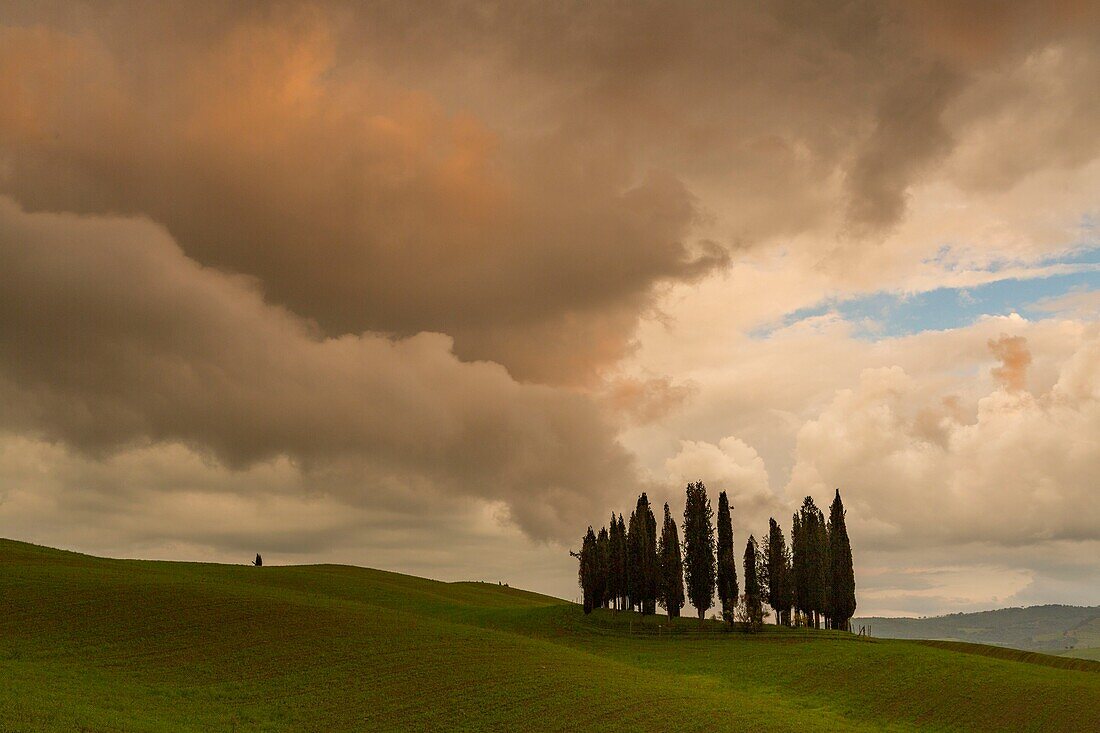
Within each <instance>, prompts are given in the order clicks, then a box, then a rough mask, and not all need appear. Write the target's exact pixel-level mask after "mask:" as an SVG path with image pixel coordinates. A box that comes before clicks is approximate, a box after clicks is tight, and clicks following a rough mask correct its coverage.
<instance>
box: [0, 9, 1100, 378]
mask: <svg viewBox="0 0 1100 733" xmlns="http://www.w3.org/2000/svg"><path fill="white" fill-rule="evenodd" d="M4 15H5V16H7V17H6V18H4V17H3V16H0V22H2V21H4V20H6V25H7V27H6V28H5V29H4V30H3V31H2V33H3V45H2V50H0V70H2V71H3V74H2V77H3V78H4V79H5V80H6V81H4V82H0V101H2V102H3V104H2V105H0V109H2V110H4V111H2V112H0V150H2V151H3V154H4V170H5V171H6V175H5V176H3V177H2V179H0V190H3V191H6V192H7V193H9V194H11V195H12V196H13V197H15V198H16V199H17V200H18V201H20V202H21V203H22V204H24V205H25V206H27V207H29V208H30V209H32V210H37V209H44V210H71V211H79V212H87V213H111V212H115V213H129V214H141V215H147V216H150V217H152V218H153V219H155V220H156V221H158V222H160V223H162V224H164V225H165V226H166V227H168V229H169V231H170V232H171V233H172V235H173V236H174V237H175V238H176V240H177V241H178V242H179V243H180V246H181V247H182V248H183V249H184V251H185V253H186V254H187V255H188V256H189V257H192V258H194V259H196V260H198V261H199V262H201V263H203V264H207V265H215V266H219V267H224V268H227V269H229V270H232V271H236V272H241V273H245V274H248V275H251V276H253V277H255V278H257V279H258V280H259V281H260V283H261V286H262V288H263V290H264V293H265V296H266V297H267V298H268V299H270V300H271V301H273V302H276V303H279V304H282V305H285V306H287V307H289V308H290V309H291V310H293V311H294V312H296V313H298V314H300V315H302V316H305V317H307V318H311V319H313V320H315V321H317V322H318V323H319V324H320V326H321V327H322V328H323V329H324V331H325V332H326V333H328V334H330V335H338V334H341V333H358V332H360V331H363V330H375V331H383V332H389V333H394V334H398V335H408V334H414V333H416V332H419V331H422V330H429V331H438V332H445V333H448V334H449V335H451V336H453V337H454V338H455V340H456V344H455V349H456V352H457V353H458V354H459V355H460V356H461V357H463V358H467V359H481V358H486V359H492V360H495V361H498V362H500V363H502V364H504V365H505V366H506V367H508V368H509V369H510V370H511V371H512V373H514V374H517V375H519V376H521V377H523V378H527V379H535V380H540V381H547V382H559V383H560V382H579V381H584V380H587V379H590V378H591V377H592V375H593V374H594V372H595V371H596V370H598V369H599V368H600V367H603V366H607V365H609V364H612V363H614V362H615V361H616V360H617V359H618V358H620V357H621V356H622V355H623V354H624V353H626V351H627V350H628V349H629V346H630V338H631V335H632V332H633V328H634V325H635V322H636V320H637V317H638V315H639V313H641V312H643V311H644V310H645V309H646V308H647V307H649V305H650V304H651V301H652V297H653V293H654V288H655V286H657V285H659V284H660V283H667V282H678V281H684V280H691V279H693V278H696V277H699V276H701V275H704V274H706V273H707V272H709V271H712V270H713V269H715V268H717V267H721V266H722V264H723V263H724V262H725V261H726V260H727V257H728V255H727V253H726V252H725V251H724V250H723V249H722V248H721V247H716V246H714V245H713V244H706V245H704V244H702V243H701V242H700V241H698V240H697V239H696V238H695V237H694V236H693V231H694V229H695V228H696V227H697V225H699V224H700V222H706V221H707V220H708V217H709V216H710V214H709V212H708V209H709V208H711V207H713V206H720V207H722V208H723V209H726V210H728V211H727V213H728V214H729V215H730V216H732V217H733V220H732V221H730V222H725V221H724V222H723V223H722V224H721V228H722V229H723V230H724V231H722V232H721V235H722V237H723V239H722V241H723V242H724V243H725V244H726V245H730V244H732V243H733V242H734V241H738V242H749V243H753V242H760V241H767V240H769V238H773V237H778V236H782V235H785V234H794V233H798V232H802V231H807V230H812V229H813V228H814V227H815V226H819V225H820V224H821V222H822V220H823V219H824V218H826V217H827V216H828V215H829V212H830V211H831V210H833V209H836V208H838V207H839V208H842V209H845V210H847V211H848V218H849V221H848V225H849V228H848V231H850V232H853V233H858V232H864V233H865V232H866V231H870V232H872V233H873V232H875V231H879V230H883V229H887V228H889V226H890V225H891V224H893V223H894V222H896V221H897V220H898V219H899V218H900V217H902V216H903V215H904V213H905V208H906V206H905V203H906V199H905V195H906V191H907V189H908V187H909V186H910V185H911V184H912V183H913V182H914V181H916V180H918V179H919V178H920V176H921V175H922V174H923V173H924V172H925V171H926V170H927V169H928V167H929V166H930V165H932V164H934V163H935V162H936V161H937V160H939V159H940V158H942V157H943V156H944V155H945V154H946V153H947V152H948V151H949V150H950V149H951V146H952V142H953V135H952V131H951V130H950V129H947V127H946V126H945V123H944V121H943V113H944V108H945V105H947V104H949V103H950V102H951V101H952V100H954V99H955V98H956V97H957V95H958V94H959V92H960V90H961V89H963V88H965V87H966V85H967V84H968V83H969V81H970V79H971V75H972V72H973V71H974V70H975V69H978V68H982V65H983V64H984V65H986V66H988V65H991V64H994V63H995V61H996V60H997V59H1004V58H1005V57H1008V56H1013V55H1019V54H1021V53H1024V52H1026V51H1027V50H1028V49H1031V48H1033V47H1036V46H1038V45H1040V44H1041V43H1043V42H1044V41H1045V40H1046V39H1048V38H1050V37H1051V35H1052V34H1054V33H1056V32H1057V33H1063V34H1065V33H1070V34H1071V35H1072V34H1076V35H1078V36H1079V35H1082V34H1086V35H1087V32H1088V31H1087V30H1082V29H1088V28H1089V27H1090V23H1091V22H1092V21H1093V20H1094V19H1095V18H1094V16H1095V14H1092V15H1091V16H1090V14H1089V13H1088V12H1087V10H1082V9H1080V8H1077V7H1075V6H1074V5H1072V4H1067V5H1065V6H1064V7H1061V6H1060V7H1059V8H1056V9H1054V10H1052V11H1051V12H1050V13H1046V14H1042V13H1039V12H1038V11H1037V10H1036V6H1033V5H1025V4H1021V5H1019V6H1016V5H1015V4H1014V5H1013V6H1012V7H1011V8H1009V7H1006V6H1003V5H1001V4H994V5H989V6H983V9H982V10H981V11H980V12H972V13H963V12H959V11H957V10H954V9H953V8H952V6H951V5H943V6H941V5H940V4H936V3H927V4H901V5H897V6H895V5H892V4H883V3H858V2H857V3H843V4H833V3H800V2H771V3H747V2H746V3H643V4H637V5H623V4H617V3H576V4H558V3H499V4H498V3H479V4H466V3H415V2H414V3H406V2H400V3H396V2H394V3H391V2H379V3H369V4H362V5H351V4H339V3H337V4H329V3H319V4H304V5H303V4H296V3H274V4H266V3H259V4H248V3H246V4H235V5H231V6H227V5H223V4H220V3H219V4H209V3H148V4H141V5H134V4H130V3H123V4H110V3H107V4H101V3H93V4H88V5H84V4H80V3H64V4H53V3H15V4H12V5H10V7H9V8H7V10H6V12H5V13H4ZM1037 16H1042V17H1043V18H1044V22H1034V19H1035V18H1036V17H1037ZM1047 16H1049V17H1047ZM1029 18H1030V19H1032V20H1030V21H1029V20H1028V19H1029ZM1071 21H1072V23H1071ZM983 28H988V29H989V34H990V38H989V39H987V41H986V42H985V43H983V44H980V48H979V50H978V51H975V50H974V49H973V48H972V47H973V46H975V44H974V43H968V39H969V38H970V37H971V36H981V35H982V29H983ZM1029 28H1030V29H1031V32H1030V33H1027V32H1025V31H1026V30H1027V29H1029ZM1067 28H1069V29H1070V31H1067V30H1066V29H1067ZM979 51H980V53H979ZM1085 122H1086V120H1081V124H1084V123H1085ZM1025 172H1026V171H1021V172H1020V174H1021V175H1022V174H1024V173H1025ZM829 181H842V182H843V184H842V185H840V186H839V187H835V190H834V187H832V186H831V184H830V183H829ZM695 190H699V191H707V192H709V193H710V194H711V198H709V199H708V200H706V201H701V200H700V199H699V198H698V197H697V196H696V194H695V193H694V191H695ZM714 196H717V198H714Z"/></svg>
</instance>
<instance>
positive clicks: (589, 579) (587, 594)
mask: <svg viewBox="0 0 1100 733" xmlns="http://www.w3.org/2000/svg"><path fill="white" fill-rule="evenodd" d="M578 557H579V560H580V568H579V570H578V573H577V575H578V577H577V581H578V582H579V583H580V586H581V594H582V596H583V598H584V612H585V613H592V608H593V596H594V590H595V587H594V585H595V577H596V533H595V532H593V531H592V528H591V527H589V528H588V533H587V534H586V535H585V536H584V542H582V543H581V552H580V555H579V556H578Z"/></svg>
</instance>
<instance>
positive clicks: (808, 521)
mask: <svg viewBox="0 0 1100 733" xmlns="http://www.w3.org/2000/svg"><path fill="white" fill-rule="evenodd" d="M792 541H793V545H794V548H793V549H794V576H795V594H794V595H795V598H794V600H795V606H796V607H797V608H798V610H799V611H800V612H801V613H803V614H806V615H807V616H808V617H810V618H811V619H812V622H811V623H812V625H813V626H814V627H815V628H820V616H821V615H822V614H824V612H825V610H826V604H825V601H826V597H827V584H828V577H829V574H828V564H827V560H828V542H827V537H826V531H825V517H824V515H822V513H821V510H820V509H818V508H817V505H816V504H814V500H813V498H812V497H809V496H807V497H806V499H805V500H804V501H803V502H802V508H801V509H800V510H799V512H798V514H796V515H795V518H794V526H793V529H792Z"/></svg>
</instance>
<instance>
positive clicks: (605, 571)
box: [593, 527, 611, 608]
mask: <svg viewBox="0 0 1100 733" xmlns="http://www.w3.org/2000/svg"><path fill="white" fill-rule="evenodd" d="M610 568H611V539H610V538H609V537H608V534H607V527H600V533H599V534H598V535H596V582H595V586H596V589H595V594H594V598H593V603H595V605H596V606H598V607H600V608H607V600H608V598H610V595H609V592H608V579H609V574H610Z"/></svg>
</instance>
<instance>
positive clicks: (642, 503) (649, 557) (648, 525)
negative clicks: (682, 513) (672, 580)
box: [638, 492, 661, 614]
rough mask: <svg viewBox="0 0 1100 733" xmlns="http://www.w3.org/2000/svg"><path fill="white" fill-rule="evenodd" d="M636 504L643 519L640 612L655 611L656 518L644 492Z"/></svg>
mask: <svg viewBox="0 0 1100 733" xmlns="http://www.w3.org/2000/svg"><path fill="white" fill-rule="evenodd" d="M638 506H639V509H640V513H641V515H642V518H643V519H645V554H644V555H643V557H644V559H645V571H644V573H643V577H644V578H645V586H644V593H645V595H644V596H643V607H642V613H644V614H654V613H657V584H658V582H659V581H660V576H661V563H660V560H659V559H658V557H657V519H656V517H654V516H653V509H651V508H650V506H649V499H648V498H646V495H645V492H642V496H641V498H640V499H639V502H638Z"/></svg>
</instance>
